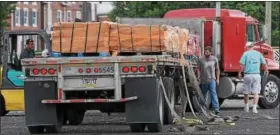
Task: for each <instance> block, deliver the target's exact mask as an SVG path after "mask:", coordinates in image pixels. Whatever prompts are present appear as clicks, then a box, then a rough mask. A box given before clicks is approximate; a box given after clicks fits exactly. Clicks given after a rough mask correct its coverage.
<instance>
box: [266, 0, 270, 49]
mask: <svg viewBox="0 0 280 135" xmlns="http://www.w3.org/2000/svg"><path fill="white" fill-rule="evenodd" d="M265 27H266V31H265V35H266V36H265V37H266V38H267V41H266V42H267V43H268V44H270V45H271V1H266V2H265Z"/></svg>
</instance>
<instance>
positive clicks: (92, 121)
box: [1, 100, 279, 135]
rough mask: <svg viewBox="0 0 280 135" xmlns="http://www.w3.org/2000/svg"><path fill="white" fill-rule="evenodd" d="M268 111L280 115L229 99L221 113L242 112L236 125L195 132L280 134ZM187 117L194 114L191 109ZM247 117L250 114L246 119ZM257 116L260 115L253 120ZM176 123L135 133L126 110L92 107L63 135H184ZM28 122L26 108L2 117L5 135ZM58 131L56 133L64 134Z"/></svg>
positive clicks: (17, 133)
mask: <svg viewBox="0 0 280 135" xmlns="http://www.w3.org/2000/svg"><path fill="white" fill-rule="evenodd" d="M261 114H266V115H269V116H271V117H274V118H278V119H279V107H278V108H276V109H267V110H263V109H259V114H255V115H253V114H252V113H244V112H243V110H242V101H241V100H239V101H238V100H229V101H226V102H225V103H224V104H223V106H222V109H221V116H240V117H241V118H240V119H239V120H238V121H237V122H236V124H235V126H229V125H225V124H223V125H208V126H207V127H208V128H209V131H196V132H194V134H216V135H218V134H279V120H268V119H266V118H263V117H261ZM187 117H188V118H189V117H192V116H191V114H190V113H188V114H187ZM245 117H250V119H246V118H245ZM253 118H257V119H256V120H253ZM172 127H173V125H166V126H165V127H164V129H163V132H162V133H131V132H130V129H129V126H128V125H127V124H126V123H125V118H124V114H112V115H111V116H108V115H107V114H101V113H99V112H96V111H88V112H87V113H86V116H85V119H84V121H83V123H82V125H79V126H64V127H63V130H62V133H60V134H61V135H66V134H67V135H92V134H96V135H97V134H98V135H99V134H100V135H102V134H104V135H105V134H109V135H138V134H139V135H140V134H141V135H142V134H151V135H159V134H162V135H167V134H170V135H173V134H174V135H180V134H184V133H182V132H171V131H169V129H170V128H172ZM28 134H29V133H28V131H27V128H26V127H25V122H24V113H23V112H13V113H9V114H8V115H7V116H4V117H1V135H28ZM60 134H56V135H60Z"/></svg>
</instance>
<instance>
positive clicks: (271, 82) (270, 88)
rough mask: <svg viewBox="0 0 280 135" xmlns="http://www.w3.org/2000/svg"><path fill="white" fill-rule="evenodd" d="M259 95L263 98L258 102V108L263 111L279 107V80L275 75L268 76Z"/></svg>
mask: <svg viewBox="0 0 280 135" xmlns="http://www.w3.org/2000/svg"><path fill="white" fill-rule="evenodd" d="M262 88H263V89H262V90H261V95H263V96H264V97H263V98H260V100H259V103H258V104H259V106H260V107H261V108H263V109H273V108H276V107H277V106H278V105H279V90H280V83H279V78H278V77H276V76H275V75H272V74H269V75H268V77H267V82H266V83H265V85H264V86H263V87H262Z"/></svg>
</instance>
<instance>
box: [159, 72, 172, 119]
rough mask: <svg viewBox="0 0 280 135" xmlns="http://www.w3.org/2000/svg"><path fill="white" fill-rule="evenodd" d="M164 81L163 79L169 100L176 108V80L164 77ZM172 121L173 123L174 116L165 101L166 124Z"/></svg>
mask: <svg viewBox="0 0 280 135" xmlns="http://www.w3.org/2000/svg"><path fill="white" fill-rule="evenodd" d="M162 81H163V84H164V87H165V90H166V94H167V97H168V99H169V102H170V104H171V106H172V107H173V108H174V107H175V91H174V90H175V89H174V81H173V79H172V78H170V77H164V78H162ZM164 101H165V100H164ZM172 123H173V116H172V113H171V111H170V109H169V107H168V104H167V102H166V101H165V102H164V124H172Z"/></svg>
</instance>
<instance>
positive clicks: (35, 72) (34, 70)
mask: <svg viewBox="0 0 280 135" xmlns="http://www.w3.org/2000/svg"><path fill="white" fill-rule="evenodd" d="M32 73H33V74H34V75H38V74H39V73H40V70H39V69H38V68H34V69H33V70H32Z"/></svg>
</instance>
